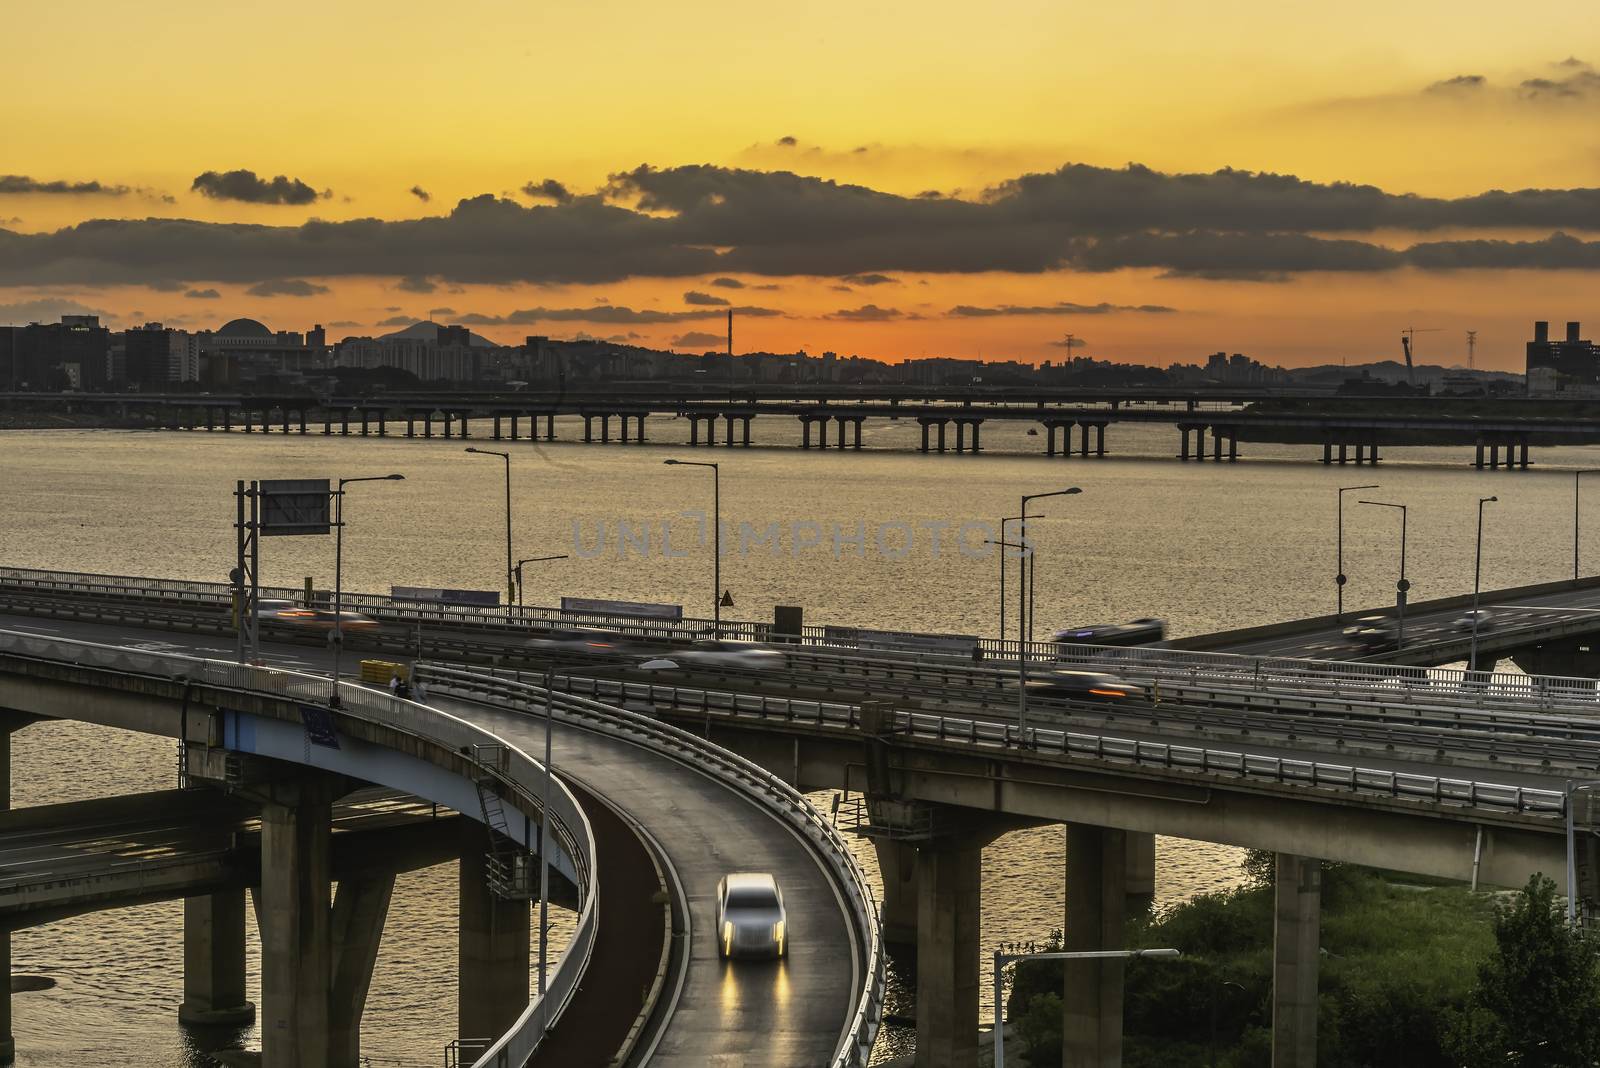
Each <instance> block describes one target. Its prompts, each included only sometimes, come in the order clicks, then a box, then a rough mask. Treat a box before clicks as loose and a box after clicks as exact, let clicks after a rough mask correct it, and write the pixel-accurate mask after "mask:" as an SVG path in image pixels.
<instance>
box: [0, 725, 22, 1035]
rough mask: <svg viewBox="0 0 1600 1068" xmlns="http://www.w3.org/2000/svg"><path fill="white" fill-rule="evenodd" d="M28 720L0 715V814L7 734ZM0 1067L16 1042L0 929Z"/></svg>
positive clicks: (6, 796) (6, 785)
mask: <svg viewBox="0 0 1600 1068" xmlns="http://www.w3.org/2000/svg"><path fill="white" fill-rule="evenodd" d="M28 722H29V721H28V720H27V719H24V718H23V717H21V716H15V715H0V812H3V811H6V810H8V809H10V808H11V735H12V732H14V731H16V730H17V729H19V728H20V727H22V726H24V725H25V724H27V723H28ZM0 976H4V977H5V986H4V988H0V1064H10V1063H11V1062H12V1061H14V1060H16V1058H17V1040H16V1038H15V1037H13V1036H12V1034H11V932H10V931H9V930H0Z"/></svg>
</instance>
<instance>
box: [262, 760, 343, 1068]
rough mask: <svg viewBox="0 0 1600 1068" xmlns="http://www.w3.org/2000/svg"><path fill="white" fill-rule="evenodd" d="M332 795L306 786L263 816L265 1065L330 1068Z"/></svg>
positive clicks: (318, 785)
mask: <svg viewBox="0 0 1600 1068" xmlns="http://www.w3.org/2000/svg"><path fill="white" fill-rule="evenodd" d="M332 793H333V791H332V789H331V788H330V787H329V786H327V785H325V783H324V782H323V781H320V780H315V779H311V780H307V781H305V783H304V784H302V785H301V786H300V787H299V789H298V791H297V794H298V796H296V797H294V798H293V799H292V801H291V802H289V803H280V802H273V803H269V804H266V805H263V806H262V809H261V896H260V897H259V898H258V899H257V902H258V912H259V916H260V923H261V1063H262V1066H263V1068H325V1066H327V1065H328V1064H329V1051H330V1046H329V1038H330V1033H329V1008H330V1006H331V1000H330V997H329V995H330V986H331V982H332V976H333V967H332V956H331V954H332V941H331V930H330V910H329V907H328V904H329V902H328V894H329V863H328V840H329V834H330V826H329V819H330V816H331V812H330V809H331V805H330V801H331V799H332Z"/></svg>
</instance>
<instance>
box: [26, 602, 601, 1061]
mask: <svg viewBox="0 0 1600 1068" xmlns="http://www.w3.org/2000/svg"><path fill="white" fill-rule="evenodd" d="M0 653H5V654H9V655H12V656H16V657H26V658H30V659H36V660H45V661H52V662H58V663H59V662H66V663H71V664H75V665H78V666H81V667H86V668H95V669H99V670H105V671H113V672H119V673H123V674H128V675H137V676H145V677H150V676H154V677H157V678H162V679H172V680H189V681H195V682H201V683H206V684H209V685H213V686H217V687H220V688H223V689H230V690H237V691H240V692H243V693H251V694H262V695H267V696H271V697H280V698H287V699H290V700H293V701H296V702H304V703H307V704H316V705H322V706H326V705H327V701H328V697H329V686H330V683H329V680H328V679H327V678H324V677H320V676H316V675H306V674H302V673H300V672H294V671H283V670H278V669H275V668H263V667H253V666H250V665H247V664H235V663H228V662H225V661H217V660H204V659H200V658H197V657H188V656H179V655H174V654H169V653H153V652H145V651H143V650H132V649H126V648H121V647H117V646H111V645H101V644H96V643H92V642H79V641H69V640H65V639H60V638H43V637H39V636H38V635H31V634H23V633H19V632H16V631H0ZM339 710H340V712H341V713H343V714H345V715H349V716H354V717H356V718H358V719H366V720H369V721H371V722H374V723H380V724H383V725H384V726H387V727H390V728H393V729H396V730H399V731H402V732H404V733H407V734H411V735H416V736H420V737H424V738H429V739H431V740H433V741H435V742H438V743H441V744H443V745H445V746H447V747H448V748H450V749H452V750H455V751H456V752H458V753H460V754H461V756H462V759H464V760H467V761H468V762H469V763H474V757H473V747H474V746H476V745H486V744H489V745H497V746H503V747H504V750H503V752H504V754H505V757H504V758H502V759H503V763H504V766H503V767H494V766H490V765H487V764H477V765H476V766H475V769H474V774H475V775H477V776H483V777H494V778H497V779H499V780H500V781H502V782H504V783H505V784H506V786H507V788H508V789H509V790H511V791H513V792H514V793H515V795H516V796H517V797H518V798H519V800H520V802H521V806H520V807H524V810H525V811H527V812H529V813H530V815H531V814H533V813H535V812H544V811H548V812H549V816H550V827H551V832H552V833H551V836H550V837H551V839H552V840H553V841H554V843H555V844H556V845H558V846H560V848H561V849H562V850H563V851H564V852H565V853H566V855H567V857H568V859H569V860H570V861H571V863H572V866H573V869H574V871H575V873H576V874H577V876H578V878H577V880H575V881H576V882H577V885H578V886H579V887H580V889H581V891H582V903H581V906H580V908H579V912H578V920H577V924H576V926H575V928H574V930H573V935H572V940H571V941H570V942H569V943H568V946H567V950H566V952H565V953H563V954H562V956H561V959H560V960H559V961H558V962H557V964H556V966H555V968H554V970H553V971H552V972H551V973H550V975H549V979H548V982H547V985H546V995H545V996H544V997H543V998H537V999H535V1000H533V1001H531V1002H529V1003H528V1007H527V1008H526V1009H525V1010H523V1013H522V1015H521V1016H520V1017H519V1018H518V1019H517V1022H516V1024H515V1025H514V1026H513V1027H512V1029H511V1030H509V1031H507V1032H506V1033H505V1034H504V1035H501V1036H500V1037H499V1038H497V1039H494V1040H493V1041H492V1042H491V1043H489V1045H488V1046H487V1048H486V1049H485V1050H483V1051H482V1053H481V1055H480V1056H479V1057H478V1058H477V1060H476V1061H475V1062H474V1064H475V1066H477V1068H489V1066H491V1065H494V1066H499V1065H503V1064H506V1063H515V1064H522V1063H523V1062H525V1061H526V1060H527V1059H528V1057H530V1056H532V1054H533V1053H534V1051H535V1050H536V1049H537V1048H538V1047H539V1044H540V1043H541V1042H542V1041H543V1038H544V1035H545V1033H546V1032H547V1031H549V1029H550V1028H551V1027H553V1026H554V1025H555V1022H556V1021H557V1020H558V1019H559V1018H560V1016H561V1013H562V1011H563V1010H564V1009H565V1008H566V1006H567V1004H568V1002H570V1001H571V999H572V997H573V995H574V994H575V993H576V992H577V989H578V983H579V981H580V980H581V978H582V976H583V973H584V971H585V969H586V968H587V967H588V963H589V957H590V954H591V953H592V951H593V948H594V940H595V937H596V935H597V933H598V927H599V911H598V902H599V889H600V888H599V882H598V878H597V875H596V871H595V850H594V836H593V831H592V830H591V828H590V826H589V821H588V818H587V817H586V816H585V815H584V814H583V809H582V808H581V806H579V804H578V801H577V798H575V797H574V796H573V795H572V793H571V792H570V791H569V790H568V789H567V787H566V785H565V784H563V783H562V782H561V781H560V780H559V779H557V778H553V777H552V778H550V779H549V781H550V783H551V786H552V788H553V792H551V793H550V794H549V795H548V797H547V798H546V797H544V795H543V792H542V790H541V789H540V784H541V783H542V782H544V781H546V776H545V774H544V766H543V765H542V764H540V763H539V762H538V761H536V760H534V759H533V758H532V757H530V756H528V755H527V754H526V753H523V752H522V751H521V750H520V749H518V748H516V747H515V746H513V745H511V744H509V743H507V742H504V741H503V740H502V739H500V738H498V737H496V736H495V735H494V734H492V733H491V732H489V731H487V730H485V729H484V728H482V727H479V726H476V725H475V724H473V723H470V722H468V721H467V720H464V719H461V718H460V717H457V716H452V715H450V714H449V713H446V712H441V711H439V710H437V709H433V708H429V707H427V706H426V705H421V704H417V703H415V702H413V701H407V700H401V699H399V698H396V697H391V696H389V695H387V694H383V693H379V692H377V691H373V690H369V689H366V688H364V687H361V686H357V685H352V684H345V685H342V686H341V687H340V709H339ZM541 798H543V800H541Z"/></svg>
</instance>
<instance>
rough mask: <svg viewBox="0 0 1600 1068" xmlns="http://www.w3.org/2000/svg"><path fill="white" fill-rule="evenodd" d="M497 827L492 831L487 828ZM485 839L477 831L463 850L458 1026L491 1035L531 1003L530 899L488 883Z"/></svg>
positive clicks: (463, 1032)
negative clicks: (513, 895) (511, 897)
mask: <svg viewBox="0 0 1600 1068" xmlns="http://www.w3.org/2000/svg"><path fill="white" fill-rule="evenodd" d="M489 833H491V834H492V833H494V832H492V831H491V832H489ZM484 848H485V843H484V842H483V840H482V839H481V838H478V837H476V836H474V837H473V838H472V839H471V840H470V844H469V846H468V847H467V848H466V849H465V850H463V851H462V854H461V866H460V869H459V886H460V906H459V910H458V912H457V949H456V957H457V962H458V965H459V967H458V969H457V976H458V978H457V1000H456V1030H457V1037H459V1038H492V1037H494V1036H497V1035H499V1034H501V1033H503V1032H504V1031H506V1030H507V1029H509V1028H510V1027H511V1025H512V1024H513V1023H515V1022H516V1019H517V1017H518V1016H520V1015H522V1010H523V1009H525V1008H527V1007H528V932H529V929H530V916H531V910H530V909H529V908H528V903H527V902H526V901H510V900H507V899H505V898H502V897H499V896H497V895H496V894H495V893H494V892H493V891H492V890H490V889H489V865H488V858H487V857H486V856H485V854H484Z"/></svg>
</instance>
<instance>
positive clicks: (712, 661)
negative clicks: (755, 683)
mask: <svg viewBox="0 0 1600 1068" xmlns="http://www.w3.org/2000/svg"><path fill="white" fill-rule="evenodd" d="M667 655H668V656H670V657H671V658H672V659H673V660H676V661H678V662H679V663H680V664H683V665H686V666H688V667H720V668H742V669H745V670H749V671H770V670H777V669H779V668H782V667H783V666H784V664H785V662H786V658H785V657H784V655H783V653H782V652H781V651H780V650H777V649H774V648H772V647H771V646H767V645H762V644H761V643H760V642H747V641H740V640H738V639H735V638H707V639H705V640H703V641H698V642H695V643H694V644H692V645H690V646H688V647H687V648H684V649H679V650H674V651H673V652H671V653H668V654H667Z"/></svg>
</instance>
